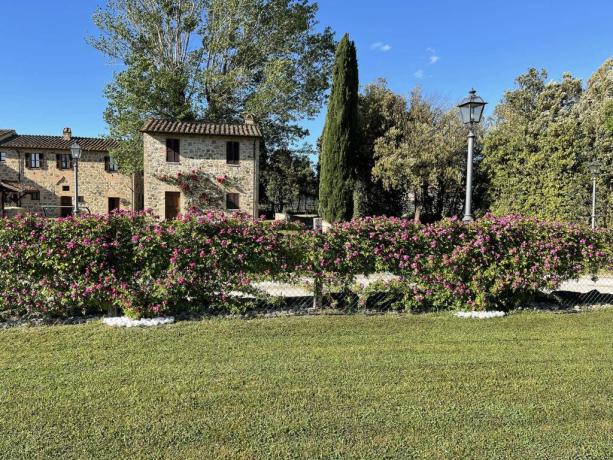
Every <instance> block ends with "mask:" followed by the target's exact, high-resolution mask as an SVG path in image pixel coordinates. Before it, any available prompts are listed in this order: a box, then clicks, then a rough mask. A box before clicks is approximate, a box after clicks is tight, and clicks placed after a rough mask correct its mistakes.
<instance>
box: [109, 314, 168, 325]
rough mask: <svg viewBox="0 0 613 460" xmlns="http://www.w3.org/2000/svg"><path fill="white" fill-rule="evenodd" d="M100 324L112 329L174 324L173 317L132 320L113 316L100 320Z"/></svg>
mask: <svg viewBox="0 0 613 460" xmlns="http://www.w3.org/2000/svg"><path fill="white" fill-rule="evenodd" d="M102 322H103V323H104V324H106V325H107V326H113V327H150V326H160V325H162V324H172V323H174V322H175V318H174V316H165V317H158V318H141V319H132V318H128V317H127V316H114V317H109V318H102Z"/></svg>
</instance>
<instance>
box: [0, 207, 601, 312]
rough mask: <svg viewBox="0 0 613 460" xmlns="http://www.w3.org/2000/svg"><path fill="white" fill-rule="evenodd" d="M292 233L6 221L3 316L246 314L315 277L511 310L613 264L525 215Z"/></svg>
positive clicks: (117, 220)
mask: <svg viewBox="0 0 613 460" xmlns="http://www.w3.org/2000/svg"><path fill="white" fill-rule="evenodd" d="M288 229H289V228H288V227H287V224H282V223H278V224H277V223H275V224H272V225H271V224H270V223H265V222H261V221H257V220H252V219H250V218H247V217H244V216H239V215H236V216H232V217H227V216H224V215H223V214H213V213H209V214H198V213H195V214H189V215H187V216H184V217H182V218H180V219H178V220H175V221H171V222H162V221H158V220H156V219H154V218H153V217H152V216H150V215H147V214H142V213H136V214H133V213H125V212H120V213H115V214H112V215H109V216H87V217H81V218H72V217H69V218H64V219H45V218H41V217H34V216H30V217H25V218H14V219H0V251H1V253H2V257H1V258H0V320H2V319H7V318H33V317H63V316H73V315H81V314H89V313H91V314H99V313H107V312H108V311H109V310H121V311H123V312H124V313H126V314H129V315H131V316H135V317H140V316H157V315H165V314H178V313H203V312H209V313H223V312H236V311H244V310H245V309H248V308H253V307H255V306H257V305H261V302H270V301H273V303H274V299H270V298H268V299H267V298H265V296H262V292H260V291H257V290H256V289H255V287H254V284H253V283H254V282H256V281H262V280H266V279H269V280H270V279H276V280H285V281H288V280H294V281H295V282H296V283H301V284H304V283H305V280H309V279H315V280H318V281H319V282H320V283H317V284H316V285H318V286H321V290H322V291H323V293H324V294H325V295H329V294H330V293H339V292H340V293H343V294H346V295H351V296H354V297H357V298H358V299H360V300H362V301H367V299H368V296H369V295H370V293H372V292H378V293H382V292H383V293H392V294H393V296H394V298H395V305H396V307H397V308H402V309H450V308H466V307H467V306H468V307H472V308H477V309H489V308H509V307H512V306H513V305H515V304H517V303H518V302H521V301H522V300H524V299H525V298H526V297H527V296H530V295H532V294H534V293H535V292H536V291H539V290H543V289H555V288H556V287H557V286H558V285H559V283H560V282H561V281H562V280H565V279H569V278H574V277H577V276H579V275H580V274H583V273H593V272H594V273H595V272H597V271H598V270H599V269H602V268H606V267H610V266H611V263H610V261H611V260H613V257H612V254H611V235H610V234H609V233H607V232H592V231H590V230H589V229H585V228H582V227H576V226H569V225H562V224H555V223H545V222H539V221H536V220H533V219H525V218H521V217H504V218H494V217H491V216H487V217H485V218H483V219H481V220H479V221H478V222H474V223H472V224H470V225H465V224H463V223H461V222H459V221H457V220H445V221H442V222H440V223H437V224H433V225H427V226H421V225H416V224H413V223H412V222H409V221H405V220H401V219H393V218H366V219H359V220H354V221H352V222H349V223H345V224H339V225H335V226H334V227H333V228H332V229H331V230H330V231H329V232H328V233H326V234H315V233H313V232H307V231H302V232H287V231H285V230H288ZM383 272H385V273H389V274H392V275H395V277H394V278H393V279H389V280H387V281H385V282H379V283H377V284H375V285H373V286H370V288H369V289H370V291H371V292H369V291H368V290H360V289H356V287H355V276H356V275H361V274H372V273H383Z"/></svg>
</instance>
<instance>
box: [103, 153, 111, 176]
mask: <svg viewBox="0 0 613 460" xmlns="http://www.w3.org/2000/svg"><path fill="white" fill-rule="evenodd" d="M104 170H105V171H106V172H109V171H110V170H111V157H108V156H106V157H104Z"/></svg>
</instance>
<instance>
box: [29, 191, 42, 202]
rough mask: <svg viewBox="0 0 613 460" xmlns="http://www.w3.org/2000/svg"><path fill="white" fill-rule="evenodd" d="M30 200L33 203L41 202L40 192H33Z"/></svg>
mask: <svg viewBox="0 0 613 460" xmlns="http://www.w3.org/2000/svg"><path fill="white" fill-rule="evenodd" d="M30 199H31V200H32V201H40V192H32V193H30Z"/></svg>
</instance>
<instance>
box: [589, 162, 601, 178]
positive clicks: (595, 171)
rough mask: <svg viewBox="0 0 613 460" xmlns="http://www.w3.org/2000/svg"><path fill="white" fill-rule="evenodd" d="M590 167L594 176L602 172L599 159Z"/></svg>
mask: <svg viewBox="0 0 613 460" xmlns="http://www.w3.org/2000/svg"><path fill="white" fill-rule="evenodd" d="M589 168H590V172H591V173H592V176H596V175H598V173H599V172H600V163H598V162H597V161H592V162H591V163H590V164H589Z"/></svg>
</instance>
